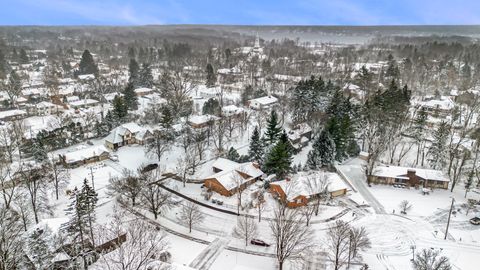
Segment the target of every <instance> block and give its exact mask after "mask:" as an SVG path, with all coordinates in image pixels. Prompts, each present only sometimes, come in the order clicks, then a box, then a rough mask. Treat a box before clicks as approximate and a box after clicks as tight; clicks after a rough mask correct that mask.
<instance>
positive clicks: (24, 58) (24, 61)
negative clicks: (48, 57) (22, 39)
mask: <svg viewBox="0 0 480 270" xmlns="http://www.w3.org/2000/svg"><path fill="white" fill-rule="evenodd" d="M28 62H29V59H28V55H27V52H26V51H25V50H24V49H21V50H20V63H21V64H28Z"/></svg>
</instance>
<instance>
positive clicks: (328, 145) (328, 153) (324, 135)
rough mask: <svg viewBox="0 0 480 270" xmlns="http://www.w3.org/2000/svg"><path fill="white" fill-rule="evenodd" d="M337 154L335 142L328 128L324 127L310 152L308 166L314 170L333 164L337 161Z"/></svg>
mask: <svg viewBox="0 0 480 270" xmlns="http://www.w3.org/2000/svg"><path fill="white" fill-rule="evenodd" d="M335 155H336V151H335V142H334V141H333V139H332V137H331V135H330V133H329V132H328V130H326V129H323V130H322V132H320V134H319V136H318V137H317V139H316V140H315V142H314V143H313V146H312V150H310V152H309V153H308V158H307V166H308V167H309V168H310V169H313V170H316V169H320V168H321V167H323V166H331V165H332V164H333V162H334V161H335Z"/></svg>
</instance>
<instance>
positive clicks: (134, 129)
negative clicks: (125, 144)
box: [105, 122, 146, 144]
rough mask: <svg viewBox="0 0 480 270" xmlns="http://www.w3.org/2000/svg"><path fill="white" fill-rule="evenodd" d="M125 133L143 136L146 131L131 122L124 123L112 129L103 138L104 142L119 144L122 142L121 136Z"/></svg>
mask: <svg viewBox="0 0 480 270" xmlns="http://www.w3.org/2000/svg"><path fill="white" fill-rule="evenodd" d="M127 131H128V132H130V133H139V134H140V133H141V135H145V131H146V129H145V128H143V127H141V126H139V125H137V124H136V123H133V122H131V123H126V124H123V125H121V126H119V127H116V128H114V129H113V130H112V131H111V132H110V134H108V136H107V137H106V138H105V141H107V142H110V143H113V144H115V143H120V142H122V141H123V136H124V135H125V134H126V132H127ZM142 132H143V133H142Z"/></svg>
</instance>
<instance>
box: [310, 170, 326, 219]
mask: <svg viewBox="0 0 480 270" xmlns="http://www.w3.org/2000/svg"><path fill="white" fill-rule="evenodd" d="M305 185H306V187H307V190H308V192H309V193H310V194H312V197H313V198H312V199H313V206H314V207H313V210H314V212H315V216H318V213H319V211H320V203H321V202H322V201H324V200H326V199H327V198H328V196H329V193H328V186H329V185H330V182H329V180H328V176H327V174H326V173H323V172H322V173H321V174H320V175H319V176H318V177H315V176H308V177H307V178H306V181H305ZM307 223H308V222H307Z"/></svg>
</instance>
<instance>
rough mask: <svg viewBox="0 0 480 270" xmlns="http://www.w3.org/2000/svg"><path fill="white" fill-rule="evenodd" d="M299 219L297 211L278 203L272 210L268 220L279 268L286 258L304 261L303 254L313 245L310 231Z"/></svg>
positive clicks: (299, 215) (299, 214)
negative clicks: (270, 217)
mask: <svg viewBox="0 0 480 270" xmlns="http://www.w3.org/2000/svg"><path fill="white" fill-rule="evenodd" d="M300 219H301V213H300V212H299V211H297V210H295V209H285V208H284V207H283V206H282V205H280V206H279V207H278V208H277V209H275V210H274V212H273V217H272V219H271V220H270V221H269V227H270V229H271V234H272V237H273V239H274V241H275V256H276V258H277V261H278V268H279V269H280V270H282V269H283V264H284V262H285V261H286V260H292V261H305V258H304V255H305V254H307V253H308V252H309V251H310V250H311V248H312V247H313V244H312V242H313V241H312V238H313V234H312V231H311V230H310V228H309V227H307V226H306V225H305V224H304V223H303V222H301V221H300Z"/></svg>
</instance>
